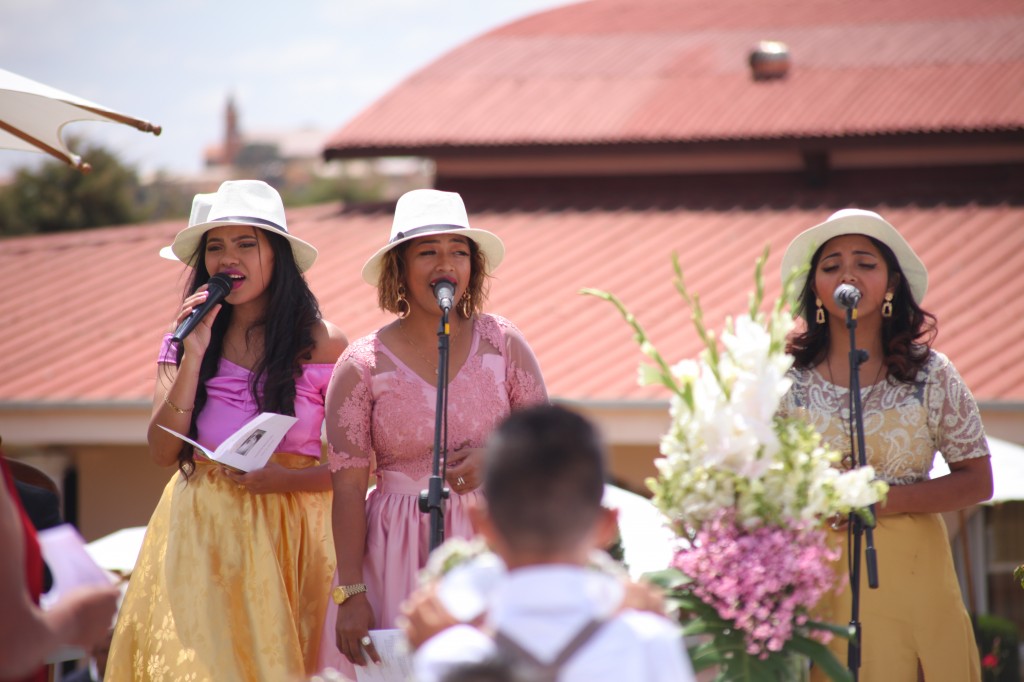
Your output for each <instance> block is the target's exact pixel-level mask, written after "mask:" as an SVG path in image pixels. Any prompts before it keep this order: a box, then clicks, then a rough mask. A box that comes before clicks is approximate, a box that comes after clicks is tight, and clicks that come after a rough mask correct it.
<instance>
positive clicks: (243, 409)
mask: <svg viewBox="0 0 1024 682" xmlns="http://www.w3.org/2000/svg"><path fill="white" fill-rule="evenodd" d="M174 361H175V349H174V348H173V346H172V345H171V335H170V334H167V335H165V336H164V341H163V344H162V345H161V347H160V356H159V358H158V359H157V362H169V363H172V364H173V363H174ZM333 367H334V365H330V364H306V365H302V374H300V375H299V376H298V377H296V379H295V416H296V417H298V419H299V421H297V422H296V423H295V425H294V426H292V428H291V429H289V430H288V433H287V434H285V437H284V440H282V441H281V444H280V445H278V446H277V451H278V452H291V453H295V454H298V455H307V456H309V457H316V458H319V457H320V450H321V442H322V440H321V431H322V427H323V423H324V396H326V394H327V384H328V382H329V381H330V378H331V370H332V369H333ZM250 381H252V372H251V371H249V370H248V369H246V368H245V367H242V366H240V365H236V364H235V363H233V362H230V361H229V360H225V359H224V358H221V360H220V364H219V365H218V366H217V374H216V375H215V376H213V377H212V378H211V379H209V380H208V381H207V382H206V393H207V400H206V405H205V406H204V407H203V411H202V412H201V413H200V414H199V418H198V419H197V420H196V426H197V428H198V431H199V437H198V438H196V441H197V442H198V443H200V444H201V445H203V447H206V448H209V449H211V450H213V449H216V447H217V446H218V445H220V443H221V442H223V440H224V439H225V438H227V437H228V436H230V435H231V434H232V433H234V432H235V431H237V430H238V429H240V428H241V427H242V426H243V425H244V424H245V423H246V422H248V421H249V420H250V419H252V418H253V417H255V416H256V415H257V414H258V412H257V407H256V401H254V400H253V398H252V393H250V391H249V382H250Z"/></svg>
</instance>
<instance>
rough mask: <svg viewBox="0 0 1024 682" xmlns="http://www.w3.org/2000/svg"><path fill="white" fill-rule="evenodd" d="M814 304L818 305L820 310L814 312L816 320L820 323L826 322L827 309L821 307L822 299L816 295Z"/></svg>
mask: <svg viewBox="0 0 1024 682" xmlns="http://www.w3.org/2000/svg"><path fill="white" fill-rule="evenodd" d="M814 305H816V306H818V310H817V311H815V313H814V321H815V322H817V323H818V324H825V309H824V308H822V307H821V299H820V298H817V297H815V299H814Z"/></svg>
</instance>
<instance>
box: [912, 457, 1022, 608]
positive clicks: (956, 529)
mask: <svg viewBox="0 0 1024 682" xmlns="http://www.w3.org/2000/svg"><path fill="white" fill-rule="evenodd" d="M987 440H988V449H989V452H991V453H992V460H991V464H992V498H991V499H989V500H987V501H986V502H984V503H983V504H997V503H1000V502H1013V501H1014V500H1024V447H1022V446H1020V445H1017V444H1016V443H1011V442H1009V441H1005V440H1000V439H998V438H992V437H989V438H988V439H987ZM947 474H949V466H948V465H947V464H946V460H944V459H943V458H942V457H941V456H939V455H936V456H935V462H934V463H933V465H932V470H931V472H930V473H929V475H928V477H929V478H933V479H934V478H939V477H940V476H945V475H947ZM978 509H979V507H977V506H975V507H972V508H970V509H961V510H959V511H958V512H956V513H955V514H944V515H943V516H944V517H946V524H947V526H948V527H949V528H950V533H951V534H950V537H951V539H952V537H953V536H957V535H958V536H959V539H960V547H961V551H962V552H963V580H964V585H963V590H964V592H965V594H966V597H967V605H968V608H969V609H970V612H971V613H977V612H978V609H977V598H976V595H975V592H976V590H975V585H974V565H973V564H974V560H973V558H972V556H971V554H972V553H971V541H970V539H969V538H968V528H969V524H968V519H969V517H970V516H972V515H973V514H974V512H975V511H977V510H978Z"/></svg>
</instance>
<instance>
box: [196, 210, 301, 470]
mask: <svg viewBox="0 0 1024 682" xmlns="http://www.w3.org/2000/svg"><path fill="white" fill-rule="evenodd" d="M257 229H258V228H257ZM263 234H264V235H265V236H266V237H267V242H268V243H269V244H270V248H271V249H272V250H273V252H274V271H273V274H272V275H271V278H270V283H269V284H268V285H267V293H268V295H269V296H268V301H267V309H266V311H265V312H264V315H263V318H262V319H260V320H257V321H256V322H255V323H254V324H253V325H252V326H251V327H250V328H249V329H247V330H246V339H247V340H251V339H252V338H253V337H254V336H255V335H257V334H261V333H262V334H263V355H262V356H261V357H260V359H259V361H258V362H257V363H256V366H255V367H253V369H252V379H251V381H250V383H249V392H250V393H251V394H252V397H253V400H255V402H256V406H257V412H279V413H281V414H287V415H292V416H294V415H295V379H296V377H298V376H299V375H300V374H301V373H302V362H301V361H302V360H310V359H311V358H312V357H313V348H314V346H315V343H314V341H313V329H314V327H315V326H316V324H317V322H319V320H320V305H319V303H318V302H317V300H316V297H315V296H314V295H313V292H312V291H310V289H309V284H308V283H307V282H306V279H305V278H304V277H303V276H302V273H301V272H300V271H299V268H298V266H297V265H296V264H295V257H294V256H293V255H292V249H291V245H290V244H289V243H288V240H287V239H285V238H284V237H281V236H279V235H276V234H274V233H273V232H270V231H269V230H263ZM208 235H209V232H207V233H206V234H204V235H203V237H202V239H201V240H200V241H199V246H198V247H197V248H196V254H195V257H194V261H193V262H195V264H196V265H195V267H194V268H193V271H192V277H191V278H190V279H189V281H188V283H187V284H186V286H185V294H184V296H183V299H184V298H187V297H188V296H191V295H192V294H193V293H195V291H196V289H198V288H199V287H200V286H202V285H203V284H205V283H206V282H207V281H208V280H209V279H210V273H209V272H208V271H207V269H206V263H205V260H204V258H203V254H204V253H205V252H206V238H207V236H208ZM221 305H222V307H221V310H220V313H218V315H217V319H215V320H214V321H213V328H212V331H211V335H210V345H209V346H208V347H207V349H206V355H204V356H203V362H202V364H201V365H200V369H199V388H198V389H196V401H195V407H194V408H193V410H192V422H191V424H190V425H189V434H188V435H189V437H190V438H192V439H193V440H195V438H196V436H197V434H198V430H197V428H196V420H197V419H198V417H199V413H200V412H202V410H203V407H204V406H205V405H206V399H207V394H206V382H207V380H209V379H210V378H211V377H213V376H214V375H215V374H216V373H217V366H218V365H219V364H220V359H221V355H222V353H223V346H224V335H225V334H226V333H227V329H228V327H229V326H230V325H231V318H232V317H233V312H234V311H233V306H232V305H231V304H230V303H226V302H225V303H223V304H221ZM183 353H184V349H183V348H181V347H179V348H178V355H177V362H176V364H178V365H181V358H182V354H183ZM261 384H262V386H263V390H262V391H261V390H260V388H259V387H260V385H261ZM178 469H180V470H181V473H182V475H183V476H184V477H185V478H186V479H187V478H188V477H189V476H190V475H191V474H192V472H193V471H194V470H195V459H194V456H193V449H192V446H191V445H189V444H187V443H183V444H182V447H181V450H180V451H179V452H178Z"/></svg>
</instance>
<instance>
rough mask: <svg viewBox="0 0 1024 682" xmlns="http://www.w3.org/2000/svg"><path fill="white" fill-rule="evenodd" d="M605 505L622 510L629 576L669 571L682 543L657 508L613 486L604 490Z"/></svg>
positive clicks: (625, 558) (624, 552) (624, 546)
mask: <svg viewBox="0 0 1024 682" xmlns="http://www.w3.org/2000/svg"><path fill="white" fill-rule="evenodd" d="M602 502H603V504H604V505H605V506H606V507H610V508H612V509H618V510H619V534H620V535H621V536H622V551H623V554H624V555H625V556H624V557H623V559H624V560H625V562H626V566H627V567H628V568H629V574H630V575H631V576H632V577H634V578H639V577H640V576H641V575H643V574H644V573H653V572H654V571H661V570H664V569H666V568H668V566H669V562H670V561H671V560H672V554H673V550H674V549H675V547H676V546H677V544H678V542H679V539H678V538H676V537H675V535H674V534H673V533H672V531H671V530H669V528H668V526H666V525H665V517H664V516H662V514H661V512H660V511H658V509H657V507H655V506H654V504H653V503H652V502H651V501H650V500H648V499H647V498H646V497H644V496H642V495H637V494H636V493H631V492H629V491H628V490H623V489H622V488H617V487H616V486H613V485H606V486H605V487H604V499H603V500H602Z"/></svg>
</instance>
